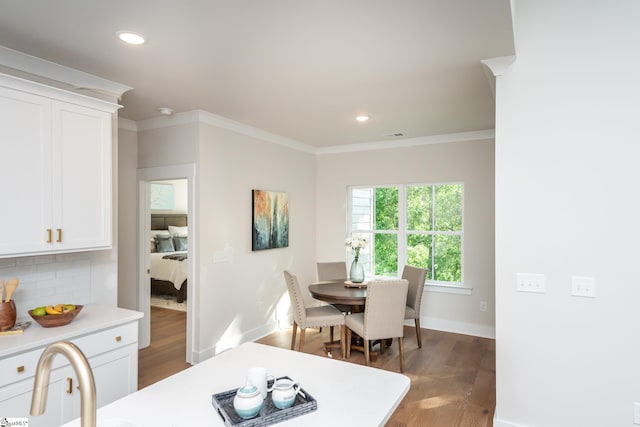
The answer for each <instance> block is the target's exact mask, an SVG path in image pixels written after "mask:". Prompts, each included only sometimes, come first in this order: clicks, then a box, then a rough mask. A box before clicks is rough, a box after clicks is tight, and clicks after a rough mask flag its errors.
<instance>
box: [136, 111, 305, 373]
mask: <svg viewBox="0 0 640 427" xmlns="http://www.w3.org/2000/svg"><path fill="white" fill-rule="evenodd" d="M203 114H204V115H205V116H206V113H203V112H200V113H199V115H193V116H194V117H202V115H203ZM185 117H186V118H188V117H191V116H190V115H188V114H186V113H185V115H183V116H181V121H180V123H182V124H180V125H176V126H170V127H161V128H153V129H151V128H150V129H146V130H143V131H141V132H139V137H138V140H139V143H138V147H139V150H138V167H144V168H147V167H157V166H167V165H172V164H186V163H195V164H196V167H197V171H196V181H197V182H196V194H197V196H196V197H197V199H198V201H197V205H198V213H197V219H196V221H197V230H198V240H197V244H196V245H197V248H196V249H197V254H198V255H197V257H198V264H199V272H200V277H199V280H200V286H199V291H198V292H199V293H198V296H197V298H196V300H195V301H193V300H192V301H191V304H192V308H193V309H194V310H195V313H196V314H195V318H196V322H197V323H198V325H196V326H195V331H196V335H197V336H196V339H195V340H194V348H195V352H196V353H197V354H196V357H195V359H196V360H203V359H205V358H207V357H210V356H213V355H214V354H216V353H218V352H220V351H222V350H224V349H226V348H229V347H232V346H235V345H237V344H238V343H240V342H244V341H251V340H254V339H256V338H258V337H260V336H263V335H265V334H268V333H270V332H272V331H274V330H275V329H277V327H278V325H279V322H284V323H285V324H287V323H288V321H289V313H288V310H289V299H288V295H287V291H286V286H285V283H284V277H283V274H282V271H283V270H284V269H291V270H292V271H294V272H295V273H297V274H299V275H300V277H301V281H303V282H309V281H311V280H312V279H313V275H314V274H315V273H314V271H315V270H314V268H315V247H314V243H313V242H314V238H315V198H314V177H315V164H314V156H313V155H311V154H308V153H303V152H300V151H296V150H292V149H290V148H285V147H282V146H280V145H276V144H272V143H269V142H265V141H262V140H259V139H256V138H252V137H249V136H245V135H241V134H239V133H235V132H232V131H229V130H224V129H222V128H218V127H215V126H213V125H211V124H205V123H203V122H197V121H194V122H188V120H187V119H185ZM182 119H184V120H182ZM252 189H266V190H277V191H285V192H287V193H289V203H290V241H289V247H288V248H280V249H271V250H265V251H259V252H252V251H251V190H252ZM190 295H192V294H191V293H190Z"/></svg>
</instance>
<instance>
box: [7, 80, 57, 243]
mask: <svg viewBox="0 0 640 427" xmlns="http://www.w3.org/2000/svg"><path fill="white" fill-rule="evenodd" d="M50 128H51V101H50V100H48V99H46V98H42V97H39V96H35V95H31V94H27V93H24V92H20V91H17V90H12V89H8V88H4V87H0V159H2V162H0V182H1V183H2V190H1V192H0V194H1V195H2V197H0V224H2V226H1V227H2V232H1V233H0V234H1V235H2V238H0V255H6V254H21V253H28V252H41V251H43V250H50V249H51V244H50V243H47V238H48V233H47V229H50V228H51V219H52V199H51V170H52V165H51V154H52V153H51V150H52V148H51V140H50Z"/></svg>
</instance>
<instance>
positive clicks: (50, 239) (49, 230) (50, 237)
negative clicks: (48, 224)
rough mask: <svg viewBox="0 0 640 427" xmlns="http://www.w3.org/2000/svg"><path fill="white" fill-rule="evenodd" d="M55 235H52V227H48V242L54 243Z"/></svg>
mask: <svg viewBox="0 0 640 427" xmlns="http://www.w3.org/2000/svg"><path fill="white" fill-rule="evenodd" d="M52 242H53V237H52V236H51V229H50V228H47V243H52Z"/></svg>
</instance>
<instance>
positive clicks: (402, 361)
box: [398, 337, 404, 372]
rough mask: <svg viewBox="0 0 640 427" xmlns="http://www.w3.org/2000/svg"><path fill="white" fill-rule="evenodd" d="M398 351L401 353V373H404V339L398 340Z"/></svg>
mask: <svg viewBox="0 0 640 427" xmlns="http://www.w3.org/2000/svg"><path fill="white" fill-rule="evenodd" d="M398 349H399V353H400V372H404V337H399V338H398Z"/></svg>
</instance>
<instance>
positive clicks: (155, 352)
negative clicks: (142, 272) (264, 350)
mask: <svg viewBox="0 0 640 427" xmlns="http://www.w3.org/2000/svg"><path fill="white" fill-rule="evenodd" d="M151 316H152V322H151V324H152V331H151V336H152V338H151V342H152V344H151V346H150V347H148V348H146V349H143V350H140V353H139V360H138V372H139V375H138V378H139V380H138V381H139V388H143V387H146V386H147V385H149V384H152V383H154V382H156V381H159V380H161V379H162V378H165V377H167V376H169V375H172V374H174V373H176V372H179V371H181V370H183V369H187V368H188V367H189V366H190V365H189V364H187V363H185V362H184V359H185V347H184V345H185V344H184V342H185V341H184V333H185V328H186V323H185V322H186V315H185V313H182V312H179V311H173V310H165V309H160V308H158V309H153V308H152V311H151ZM298 335H299V334H298ZM404 336H405V344H404V345H405V347H404V348H405V372H404V374H405V375H407V376H408V377H409V378H410V379H411V389H410V390H409V392H408V393H407V395H406V396H405V398H404V399H403V401H402V402H401V404H400V406H399V407H398V409H397V410H396V411H395V413H394V414H393V415H392V417H391V419H390V420H389V422H388V423H387V426H389V427H423V426H425V427H493V413H494V410H495V395H496V393H495V392H496V386H495V341H494V340H492V339H486V338H477V337H472V336H468V335H459V334H452V333H447V332H440V331H434V330H430V329H423V330H422V348H421V349H419V348H418V345H417V342H416V336H415V330H414V329H413V328H412V327H405V334H404ZM328 338H329V332H328V330H326V329H325V330H324V331H323V332H322V333H320V332H318V331H317V330H313V329H311V330H308V331H307V334H306V339H305V345H304V352H305V353H310V354H315V355H318V356H321V357H327V355H326V353H325V351H324V346H323V343H324V341H328ZM257 342H259V343H262V344H266V345H272V346H276V347H282V348H289V346H290V345H291V329H290V328H289V329H287V330H283V331H280V332H275V333H273V334H271V335H268V336H266V337H264V338H261V339H259V340H257ZM374 349H375V350H378V346H375V347H374ZM333 357H334V358H338V359H339V358H340V354H339V351H338V353H335V352H334V354H333ZM348 361H349V362H350V363H358V364H364V356H363V355H362V353H358V352H353V353H352V354H351V358H350V359H349V360H348ZM373 366H374V367H376V368H381V369H386V370H389V371H393V372H399V369H400V363H399V360H398V346H397V344H395V343H394V345H392V346H391V347H390V348H387V349H386V350H385V352H384V354H382V355H379V356H378V360H377V361H376V362H375V363H373Z"/></svg>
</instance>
